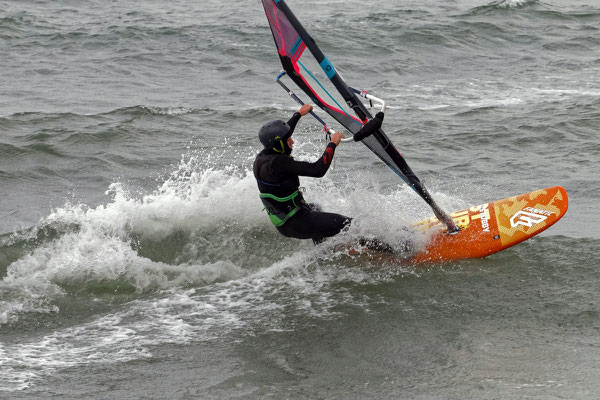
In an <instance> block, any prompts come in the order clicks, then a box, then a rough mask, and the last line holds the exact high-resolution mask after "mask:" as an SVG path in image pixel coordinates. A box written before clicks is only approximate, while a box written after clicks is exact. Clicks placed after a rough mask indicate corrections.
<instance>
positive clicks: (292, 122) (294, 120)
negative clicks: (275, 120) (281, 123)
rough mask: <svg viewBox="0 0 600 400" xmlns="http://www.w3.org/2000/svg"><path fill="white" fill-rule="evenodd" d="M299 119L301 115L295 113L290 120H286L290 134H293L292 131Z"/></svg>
mask: <svg viewBox="0 0 600 400" xmlns="http://www.w3.org/2000/svg"><path fill="white" fill-rule="evenodd" d="M301 117H302V115H301V114H300V113H299V112H297V111H296V112H295V113H294V115H292V118H290V119H289V120H288V122H287V124H288V125H289V127H290V132H292V133H293V132H294V129H296V124H297V123H298V121H300V118H301Z"/></svg>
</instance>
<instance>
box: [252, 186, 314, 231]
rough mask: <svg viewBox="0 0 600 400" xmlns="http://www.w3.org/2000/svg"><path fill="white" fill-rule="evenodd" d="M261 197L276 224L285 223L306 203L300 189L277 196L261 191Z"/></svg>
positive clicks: (270, 217)
mask: <svg viewBox="0 0 600 400" xmlns="http://www.w3.org/2000/svg"><path fill="white" fill-rule="evenodd" d="M259 197H260V200H261V201H262V203H263V204H264V206H265V210H266V211H267V214H269V219H270V220H271V222H272V223H273V225H275V226H282V225H283V224H285V223H286V222H287V220H289V219H290V218H292V217H293V216H294V215H295V214H296V213H297V212H298V211H299V210H300V209H301V208H302V205H303V204H305V203H304V198H303V197H302V193H300V190H296V191H295V192H294V193H292V194H290V195H289V196H286V197H277V196H275V195H272V194H271V193H260V194H259Z"/></svg>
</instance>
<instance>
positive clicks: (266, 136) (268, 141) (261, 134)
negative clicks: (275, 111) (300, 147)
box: [258, 119, 292, 153]
mask: <svg viewBox="0 0 600 400" xmlns="http://www.w3.org/2000/svg"><path fill="white" fill-rule="evenodd" d="M291 135H292V130H291V129H290V126H289V125H288V124H287V123H285V122H283V121H282V120H280V119H277V120H275V121H271V122H267V123H266V124H264V125H263V126H262V127H261V128H260V130H259V131H258V140H260V142H261V143H262V144H263V146H265V149H272V148H279V146H281V152H282V153H283V152H284V151H285V147H286V146H285V142H286V140H287V139H288V138H289V137H290V136H291ZM280 142H281V143H280Z"/></svg>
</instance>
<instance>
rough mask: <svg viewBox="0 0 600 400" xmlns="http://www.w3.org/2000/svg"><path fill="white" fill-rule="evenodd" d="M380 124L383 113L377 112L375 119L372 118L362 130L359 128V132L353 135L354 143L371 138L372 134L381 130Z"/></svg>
mask: <svg viewBox="0 0 600 400" xmlns="http://www.w3.org/2000/svg"><path fill="white" fill-rule="evenodd" d="M382 123H383V113H382V112H381V111H379V112H378V113H377V114H375V118H373V119H372V120H370V121H369V122H367V123H366V124H365V125H364V126H363V127H362V128H360V131H358V132H356V135H354V141H355V142H359V141H361V140H363V139H364V138H366V137H368V136H371V135H372V134H373V132H375V131H377V130H379V128H381V124H382Z"/></svg>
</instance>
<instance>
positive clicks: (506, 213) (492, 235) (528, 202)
mask: <svg viewBox="0 0 600 400" xmlns="http://www.w3.org/2000/svg"><path fill="white" fill-rule="evenodd" d="M568 203H569V201H568V198H567V192H566V191H565V189H564V188H562V187H560V186H554V187H551V188H547V189H540V190H536V191H533V192H530V193H524V194H521V195H518V196H513V197H509V198H507V199H503V200H498V201H494V202H491V203H485V204H481V205H479V206H475V207H471V208H469V209H466V210H461V211H457V212H454V213H452V214H450V216H451V217H452V218H453V220H454V222H455V223H456V224H457V225H458V226H459V227H460V232H459V233H457V234H456V235H449V234H446V233H445V229H444V227H443V226H442V225H441V224H440V222H439V221H438V220H437V218H435V217H431V218H429V219H426V220H424V221H421V222H418V223H416V224H414V225H413V226H414V227H416V228H417V229H418V230H421V231H424V232H426V233H427V234H428V235H429V239H428V241H427V244H426V245H425V248H424V249H423V250H420V251H418V252H417V253H416V254H415V255H413V256H412V257H411V261H412V262H415V263H424V262H444V261H452V260H460V259H466V258H480V257H486V256H489V255H490V254H494V253H496V252H498V251H501V250H504V249H507V248H509V247H511V246H514V245H516V244H518V243H521V242H522V241H524V240H527V239H529V238H531V237H533V236H535V235H537V234H538V233H541V232H543V231H544V230H546V229H548V228H549V227H550V226H552V225H553V224H554V223H556V221H558V220H559V219H561V218H562V216H563V215H564V214H565V212H566V211H567V208H568Z"/></svg>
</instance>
